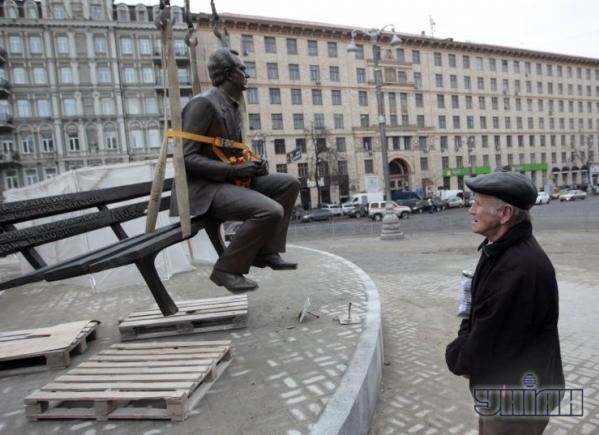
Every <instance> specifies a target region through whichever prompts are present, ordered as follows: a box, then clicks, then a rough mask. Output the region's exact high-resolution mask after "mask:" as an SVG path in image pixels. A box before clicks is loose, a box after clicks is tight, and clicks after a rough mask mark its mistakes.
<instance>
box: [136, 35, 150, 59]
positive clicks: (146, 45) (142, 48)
mask: <svg viewBox="0 0 599 435" xmlns="http://www.w3.org/2000/svg"><path fill="white" fill-rule="evenodd" d="M138 44H139V54H144V55H148V54H152V43H151V42H150V39H149V38H140V39H139V41H138Z"/></svg>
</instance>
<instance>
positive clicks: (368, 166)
mask: <svg viewBox="0 0 599 435" xmlns="http://www.w3.org/2000/svg"><path fill="white" fill-rule="evenodd" d="M364 173H366V174H373V173H374V165H373V163H372V160H371V159H366V160H364Z"/></svg>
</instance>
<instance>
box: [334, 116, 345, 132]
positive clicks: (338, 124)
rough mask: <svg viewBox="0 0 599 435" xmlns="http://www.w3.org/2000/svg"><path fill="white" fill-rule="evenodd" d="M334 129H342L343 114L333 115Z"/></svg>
mask: <svg viewBox="0 0 599 435" xmlns="http://www.w3.org/2000/svg"><path fill="white" fill-rule="evenodd" d="M333 122H334V128H335V129H337V130H341V129H343V128H344V127H343V113H335V114H334V115H333Z"/></svg>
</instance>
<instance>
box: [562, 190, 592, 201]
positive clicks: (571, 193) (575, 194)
mask: <svg viewBox="0 0 599 435" xmlns="http://www.w3.org/2000/svg"><path fill="white" fill-rule="evenodd" d="M586 197H587V194H586V192H583V191H582V190H568V191H567V192H565V193H562V194H561V195H560V196H559V200H560V201H576V200H577V199H583V200H584V199H586Z"/></svg>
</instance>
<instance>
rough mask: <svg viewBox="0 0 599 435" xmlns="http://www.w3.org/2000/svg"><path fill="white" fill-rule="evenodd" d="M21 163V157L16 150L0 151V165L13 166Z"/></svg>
mask: <svg viewBox="0 0 599 435" xmlns="http://www.w3.org/2000/svg"><path fill="white" fill-rule="evenodd" d="M20 163H21V157H20V156H19V153H17V152H16V151H6V152H2V153H0V167H3V166H13V165H17V164H20Z"/></svg>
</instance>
